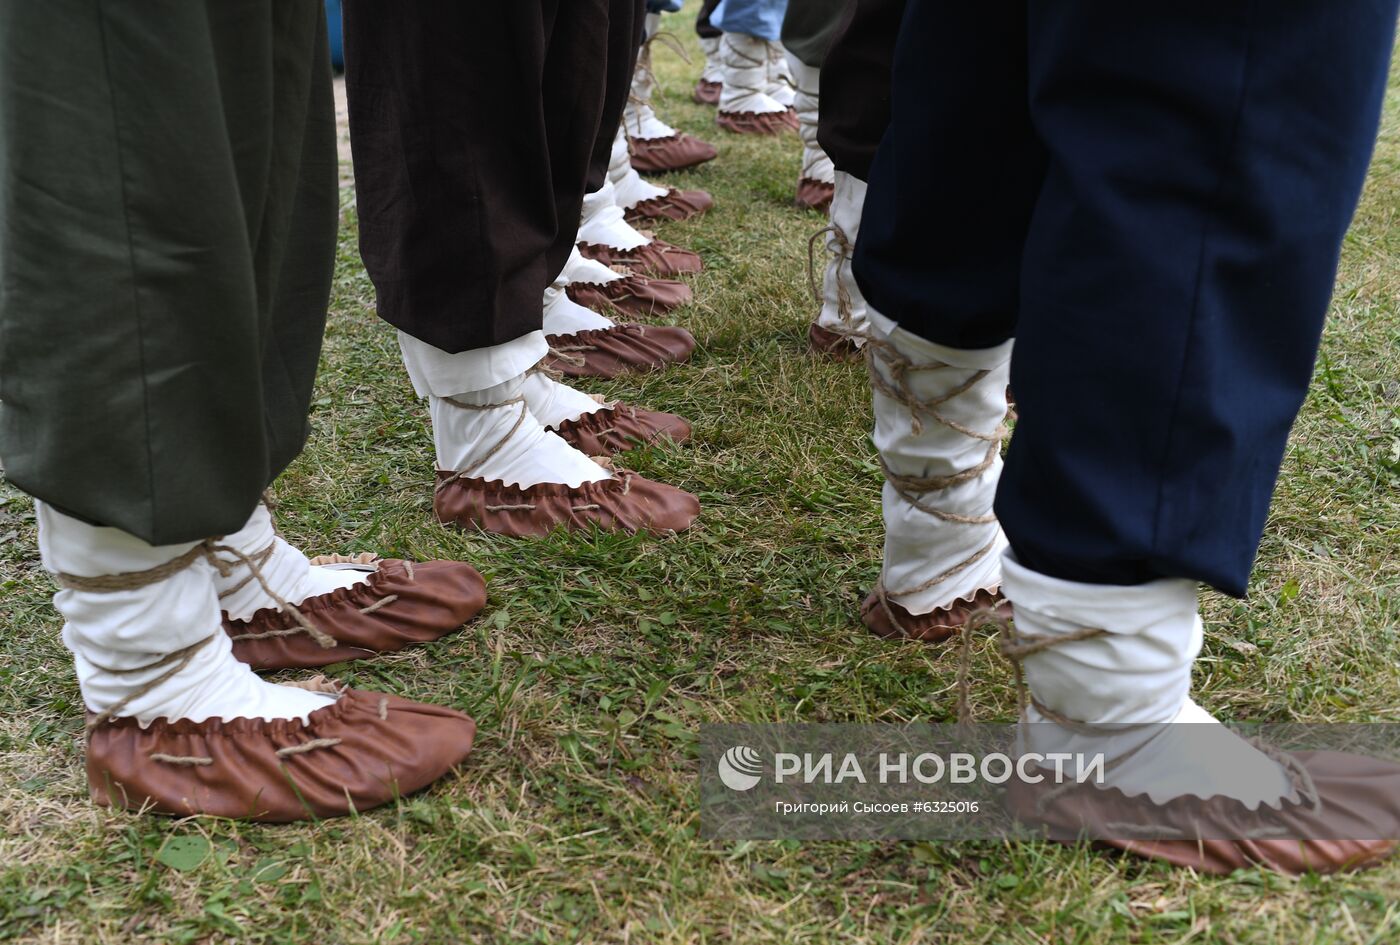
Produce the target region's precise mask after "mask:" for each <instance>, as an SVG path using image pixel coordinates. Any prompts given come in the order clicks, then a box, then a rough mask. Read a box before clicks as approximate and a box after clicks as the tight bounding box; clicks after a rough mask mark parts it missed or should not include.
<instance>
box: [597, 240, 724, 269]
mask: <svg viewBox="0 0 1400 945" xmlns="http://www.w3.org/2000/svg"><path fill="white" fill-rule="evenodd" d="M578 251H579V252H580V253H582V254H583V255H584V257H585V258H587V259H594V260H597V261H598V262H600V263H602V264H603V265H605V266H618V267H622V268H626V269H630V270H632V271H633V272H640V273H641V274H642V275H644V276H659V277H661V278H668V277H670V276H686V275H690V274H691V273H695V272H699V271H700V270H702V269H704V268H705V264H704V263H703V262H701V260H700V254H699V253H697V252H694V251H692V250H689V249H682V248H681V247H679V246H674V245H672V244H670V243H668V242H666V241H665V240H658V239H653V240H652V241H651V242H650V243H647V244H646V245H645V246H638V247H637V248H636V249H613V248H612V247H611V246H601V245H599V244H597V243H579V244H578Z"/></svg>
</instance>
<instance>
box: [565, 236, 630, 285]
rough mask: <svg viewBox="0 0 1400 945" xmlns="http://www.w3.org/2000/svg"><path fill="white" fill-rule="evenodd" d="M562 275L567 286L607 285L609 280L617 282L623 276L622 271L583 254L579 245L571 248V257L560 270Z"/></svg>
mask: <svg viewBox="0 0 1400 945" xmlns="http://www.w3.org/2000/svg"><path fill="white" fill-rule="evenodd" d="M560 276H561V277H562V278H563V280H564V284H565V285H566V286H567V285H573V284H575V283H581V284H584V285H607V284H608V283H609V282H616V281H617V280H619V279H621V278H623V276H622V274H621V273H619V272H616V271H615V270H613V269H612V268H611V267H610V266H607V265H605V264H604V263H600V262H599V261H598V260H596V259H589V258H588V257H587V256H585V255H583V253H581V252H579V251H578V247H577V246H575V247H574V248H573V249H572V250H570V252H569V259H568V261H567V262H565V263H564V269H563V271H562V272H560Z"/></svg>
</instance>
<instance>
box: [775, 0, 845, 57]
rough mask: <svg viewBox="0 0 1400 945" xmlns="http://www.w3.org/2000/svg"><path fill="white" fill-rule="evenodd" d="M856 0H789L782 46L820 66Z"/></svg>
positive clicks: (784, 17) (784, 20)
mask: <svg viewBox="0 0 1400 945" xmlns="http://www.w3.org/2000/svg"><path fill="white" fill-rule="evenodd" d="M852 2H854V0H788V6H787V13H786V14H785V15H784V16H783V48H785V49H786V50H787V51H788V52H790V53H792V54H793V55H794V56H796V57H797V58H798V59H800V60H801V61H802V62H803V63H805V64H807V65H809V66H811V67H812V68H814V69H820V68H821V67H822V62H823V61H824V60H825V59H826V51H827V50H828V49H830V48H831V41H832V39H834V38H835V36H836V27H837V26H838V25H840V22H841V17H842V15H844V14H845V12H846V8H847V7H849V6H850V5H851V3H852Z"/></svg>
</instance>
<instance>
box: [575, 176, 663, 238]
mask: <svg viewBox="0 0 1400 945" xmlns="http://www.w3.org/2000/svg"><path fill="white" fill-rule="evenodd" d="M578 242H580V243H591V244H593V245H594V246H607V247H609V248H610V249H620V250H628V249H637V248H638V247H641V246H645V245H647V244H648V243H650V242H651V240H649V239H647V238H646V237H645V236H643V235H642V234H641V231H639V230H637V229H636V228H635V227H633V226H632V224H630V223H628V222H627V221H626V220H625V219H623V212H622V208H621V207H619V206H618V205H617V191H616V188H615V187H613V182H612V178H611V177H604V178H603V186H602V187H601V188H599V189H598V190H595V191H593V192H592V193H590V194H585V195H584V198H583V213H582V214H580V217H579V225H578Z"/></svg>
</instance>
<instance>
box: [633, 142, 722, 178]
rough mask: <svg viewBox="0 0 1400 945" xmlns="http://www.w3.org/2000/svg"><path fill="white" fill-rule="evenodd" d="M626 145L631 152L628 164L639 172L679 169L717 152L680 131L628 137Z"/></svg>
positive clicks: (705, 159) (649, 172)
mask: <svg viewBox="0 0 1400 945" xmlns="http://www.w3.org/2000/svg"><path fill="white" fill-rule="evenodd" d="M627 148H628V151H629V152H630V153H631V155H632V167H633V169H635V170H636V171H637V172H638V173H639V174H663V173H665V172H667V171H683V170H685V169H686V168H687V167H695V166H696V165H698V164H704V163H705V162H706V161H713V160H714V159H715V158H716V157H718V156H719V151H717V150H716V149H715V146H714V145H712V144H710V143H709V142H708V141H701V140H700V139H699V138H696V137H694V136H693V135H688V134H686V133H685V132H683V131H682V132H678V133H676V134H673V135H668V136H667V137H665V138H631V137H629V138H628V139H627Z"/></svg>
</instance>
